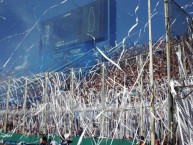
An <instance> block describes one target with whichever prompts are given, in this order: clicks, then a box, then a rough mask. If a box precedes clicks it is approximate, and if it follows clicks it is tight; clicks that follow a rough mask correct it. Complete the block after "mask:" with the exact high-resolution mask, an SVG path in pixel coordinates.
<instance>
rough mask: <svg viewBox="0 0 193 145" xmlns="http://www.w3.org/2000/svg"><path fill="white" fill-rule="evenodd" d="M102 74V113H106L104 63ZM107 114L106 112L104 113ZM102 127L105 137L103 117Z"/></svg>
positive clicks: (102, 117) (101, 120)
mask: <svg viewBox="0 0 193 145" xmlns="http://www.w3.org/2000/svg"><path fill="white" fill-rule="evenodd" d="M101 73H102V77H101V83H102V86H101V104H102V108H101V111H105V100H106V99H105V64H104V62H103V63H102V66H101ZM104 113H105V112H104ZM100 126H101V136H103V135H104V116H103V115H101V118H100Z"/></svg>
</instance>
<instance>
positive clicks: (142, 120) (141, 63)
mask: <svg viewBox="0 0 193 145" xmlns="http://www.w3.org/2000/svg"><path fill="white" fill-rule="evenodd" d="M142 67H143V55H140V56H139V71H140V72H141V69H142ZM139 91H140V94H139V95H140V100H141V107H140V135H141V136H144V119H143V118H144V106H143V98H142V97H143V95H142V92H143V72H142V73H141V76H140V90H139Z"/></svg>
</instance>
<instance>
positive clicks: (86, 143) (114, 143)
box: [0, 133, 136, 145]
mask: <svg viewBox="0 0 193 145" xmlns="http://www.w3.org/2000/svg"><path fill="white" fill-rule="evenodd" d="M41 137H42V136H35V135H23V134H11V133H0V140H3V141H4V142H9V143H10V144H17V143H19V142H22V143H24V144H31V145H32V144H33V145H34V144H40V139H41ZM48 140H50V141H51V140H55V141H56V142H57V144H59V143H60V138H59V136H48ZM78 140H79V137H73V143H71V145H77V143H78ZM96 143H97V144H100V145H132V143H133V141H132V140H125V139H110V138H103V139H102V138H97V139H94V138H90V137H89V138H83V139H82V142H81V144H80V145H94V144H96ZM135 144H136V141H134V145H135Z"/></svg>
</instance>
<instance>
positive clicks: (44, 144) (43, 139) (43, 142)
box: [40, 135, 47, 145]
mask: <svg viewBox="0 0 193 145" xmlns="http://www.w3.org/2000/svg"><path fill="white" fill-rule="evenodd" d="M46 144H47V137H46V136H45V135H44V136H43V137H42V138H41V139H40V145H46Z"/></svg>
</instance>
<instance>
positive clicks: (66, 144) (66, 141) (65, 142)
mask: <svg viewBox="0 0 193 145" xmlns="http://www.w3.org/2000/svg"><path fill="white" fill-rule="evenodd" d="M60 139H61V145H70V144H71V143H72V142H73V141H72V137H71V136H68V138H65V135H64V134H62V135H61V137H60Z"/></svg>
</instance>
